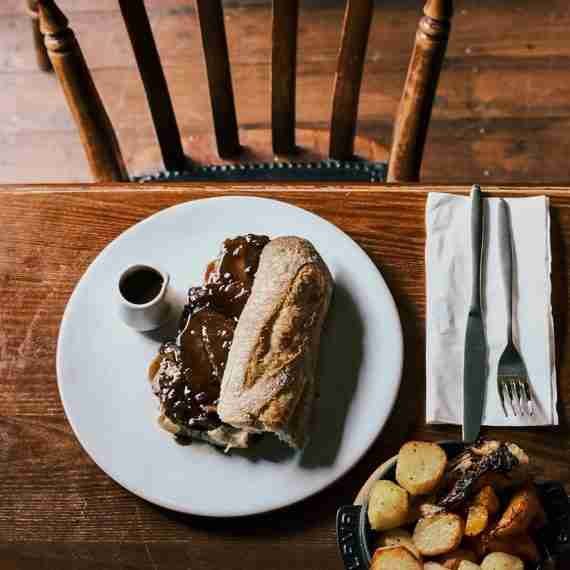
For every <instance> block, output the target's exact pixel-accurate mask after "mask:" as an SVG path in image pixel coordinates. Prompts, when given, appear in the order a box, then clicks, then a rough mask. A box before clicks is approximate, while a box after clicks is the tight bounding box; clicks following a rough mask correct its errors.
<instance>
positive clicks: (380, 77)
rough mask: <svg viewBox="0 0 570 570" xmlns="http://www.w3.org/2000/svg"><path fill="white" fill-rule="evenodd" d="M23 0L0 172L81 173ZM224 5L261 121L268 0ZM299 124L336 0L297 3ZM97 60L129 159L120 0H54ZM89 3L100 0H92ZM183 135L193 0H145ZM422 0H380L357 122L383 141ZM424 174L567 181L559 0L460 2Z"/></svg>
mask: <svg viewBox="0 0 570 570" xmlns="http://www.w3.org/2000/svg"><path fill="white" fill-rule="evenodd" d="M24 4H25V2H24V0H2V2H0V78H1V79H0V81H1V86H2V88H1V89H0V180H1V181H2V182H39V181H87V180H90V179H91V178H90V175H89V171H88V168H87V164H86V161H85V158H84V156H83V152H82V149H81V145H80V143H79V138H78V135H77V133H76V130H75V127H74V124H73V122H72V120H71V117H70V115H69V112H68V110H67V107H66V104H65V101H64V100H63V96H62V94H61V92H60V89H59V86H58V85H57V81H56V79H55V77H54V76H53V75H49V74H44V73H41V72H39V71H37V69H36V66H35V60H34V53H33V47H32V38H31V33H30V29H29V22H28V19H27V16H26V15H25V13H24ZM243 4H245V3H243V2H242V3H241V4H240V5H235V4H234V5H233V6H231V5H230V6H228V8H227V10H226V23H227V29H228V35H229V44H230V51H231V57H232V62H233V73H234V86H235V91H236V97H237V110H238V118H239V121H240V125H241V127H242V128H245V129H248V128H255V127H267V126H268V125H269V115H270V109H269V102H270V100H269V90H268V87H269V66H268V63H269V55H270V49H269V47H270V42H269V40H270V37H269V34H270V25H269V6H268V5H267V4H259V3H258V2H256V3H254V4H252V5H243ZM301 4H302V13H301V20H300V26H301V31H300V41H299V48H300V53H299V70H298V76H299V86H298V125H299V126H300V127H303V128H306V127H320V128H326V127H327V125H328V121H329V117H330V92H331V85H332V78H333V73H334V68H335V60H336V53H337V48H338V43H339V31H340V24H341V18H342V4H343V3H342V2H335V1H331V0H311V1H305V2H302V3H301ZM60 5H61V7H62V8H63V9H64V10H65V11H66V13H67V15H68V16H69V17H70V20H71V24H72V26H73V28H74V29H75V30H76V32H77V35H78V37H79V41H80V43H81V45H82V47H83V50H84V53H85V56H86V59H87V61H88V63H89V65H90V67H91V69H92V70H93V74H94V78H95V82H96V84H97V86H98V88H99V89H100V92H101V94H102V96H103V100H104V102H105V104H106V107H107V109H108V112H109V114H110V116H111V119H112V121H113V123H114V125H115V128H116V129H117V132H118V136H119V140H120V143H121V146H122V149H123V153H124V155H125V158H126V159H127V162H128V163H130V164H131V165H132V164H133V162H134V157H135V156H136V155H137V154H139V153H141V152H143V151H144V150H145V149H146V148H148V147H150V146H151V145H154V144H155V141H154V134H153V130H152V126H151V123H150V116H149V113H148V110H147V108H146V105H145V99H144V94H143V90H142V85H141V83H140V80H139V77H138V75H137V72H136V70H135V67H134V59H133V55H132V52H131V50H130V46H129V44H128V39H127V36H126V31H125V29H124V26H123V23H122V21H121V18H120V15H119V12H118V10H117V2H116V0H98V1H97V2H93V1H91V0H60ZM95 6H96V7H95ZM147 6H148V8H149V11H150V14H151V19H152V24H153V28H154V30H155V33H156V37H157V42H158V46H159V49H160V52H161V55H162V58H163V61H164V65H165V68H166V75H167V78H168V80H169V82H170V88H171V92H172V96H173V99H174V105H175V109H176V112H177V115H178V118H179V122H180V126H181V128H182V131H183V134H184V136H191V135H195V134H200V133H204V132H207V131H209V130H210V129H211V115H210V109H209V103H208V96H207V87H206V81H205V77H204V68H203V65H202V59H201V53H200V43H199V35H198V30H197V26H196V18H195V15H194V12H193V9H192V2H191V0H147ZM420 6H421V2H420V0H384V1H383V2H378V6H377V10H376V14H375V19H374V23H373V27H372V32H371V42H370V45H369V49H368V54H367V64H366V69H365V77H364V83H363V88H362V98H361V106H360V115H359V116H360V122H359V133H360V134H363V135H367V136H371V137H374V138H376V139H378V140H379V141H381V142H383V143H385V144H389V141H390V136H391V129H392V118H393V116H394V114H395V110H396V106H397V102H398V99H399V96H400V92H401V88H402V84H403V81H404V76H405V71H406V67H407V62H408V57H409V54H410V48H411V45H412V41H413V35H414V30H415V26H416V23H417V20H418V16H419V10H420ZM456 6H457V10H456V15H455V19H454V28H453V31H452V39H451V42H450V45H449V50H448V58H447V62H446V64H445V68H444V70H443V74H442V79H441V83H440V88H439V91H438V96H437V101H436V105H435V109H434V115H433V120H432V125H431V130H430V133H429V138H428V146H427V153H426V156H425V160H424V170H423V180H424V181H429V182H473V181H480V182H482V183H486V182H491V181H492V182H568V181H569V180H570V160H569V155H570V153H569V150H570V134H569V132H568V131H569V130H570V40H569V39H568V29H569V27H570V5H569V4H568V2H567V0H534V1H530V0H501V1H497V0H458V1H457V3H456Z"/></svg>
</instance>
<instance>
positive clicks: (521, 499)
mask: <svg viewBox="0 0 570 570" xmlns="http://www.w3.org/2000/svg"><path fill="white" fill-rule="evenodd" d="M540 510H541V505H540V501H539V499H538V496H537V494H536V491H535V490H534V486H532V485H528V486H526V487H523V488H522V489H520V490H519V491H517V492H516V493H515V494H514V495H513V496H512V498H511V500H510V502H509V504H508V506H507V508H506V510H505V512H504V513H503V515H502V516H501V518H500V519H499V522H498V523H497V525H496V526H495V528H493V530H492V531H491V534H492V535H493V536H495V537H497V538H502V537H506V536H514V535H516V534H522V533H523V532H526V531H527V530H528V528H529V527H530V525H531V523H532V521H533V519H534V518H535V517H536V516H537V514H538V513H539V511H540Z"/></svg>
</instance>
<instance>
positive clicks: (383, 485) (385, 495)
mask: <svg viewBox="0 0 570 570" xmlns="http://www.w3.org/2000/svg"><path fill="white" fill-rule="evenodd" d="M408 511H409V497H408V492H407V491H406V490H405V489H402V487H400V486H399V485H396V483H394V482H392V481H387V480H384V479H382V480H380V481H376V482H375V483H374V485H373V486H372V489H371V490H370V497H369V499H368V521H369V522H370V526H371V528H373V529H374V530H390V529H392V528H397V527H399V526H401V525H403V524H404V523H405V522H406V518H407V516H408Z"/></svg>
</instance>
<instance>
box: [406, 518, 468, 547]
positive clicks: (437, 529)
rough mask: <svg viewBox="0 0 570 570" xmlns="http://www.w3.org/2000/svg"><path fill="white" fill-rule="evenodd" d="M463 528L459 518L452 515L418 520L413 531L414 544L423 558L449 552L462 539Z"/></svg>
mask: <svg viewBox="0 0 570 570" xmlns="http://www.w3.org/2000/svg"><path fill="white" fill-rule="evenodd" d="M463 527H464V523H463V520H462V519H461V517H460V516H458V515H455V514H452V513H442V514H438V515H434V516H433V517H428V518H424V519H420V520H419V521H418V523H417V524H416V528H415V529H414V534H413V540H414V544H415V545H416V547H417V548H418V550H419V551H420V553H421V554H423V555H425V556H437V555H439V554H445V553H447V552H451V551H452V550H455V549H456V548H457V547H458V546H459V544H460V542H461V539H462V538H463Z"/></svg>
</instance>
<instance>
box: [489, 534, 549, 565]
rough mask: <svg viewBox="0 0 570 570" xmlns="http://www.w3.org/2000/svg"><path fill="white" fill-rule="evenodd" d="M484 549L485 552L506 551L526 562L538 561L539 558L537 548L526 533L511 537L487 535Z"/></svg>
mask: <svg viewBox="0 0 570 570" xmlns="http://www.w3.org/2000/svg"><path fill="white" fill-rule="evenodd" d="M485 549H486V552H506V553H507V554H512V555H513V556H518V557H519V558H522V559H523V560H525V561H527V562H538V560H539V558H540V554H539V552H538V548H537V546H536V544H535V543H534V541H533V540H532V538H531V537H530V536H529V535H528V534H518V535H517V536H513V537H511V538H495V537H493V536H489V537H488V538H487V541H486V545H485Z"/></svg>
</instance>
